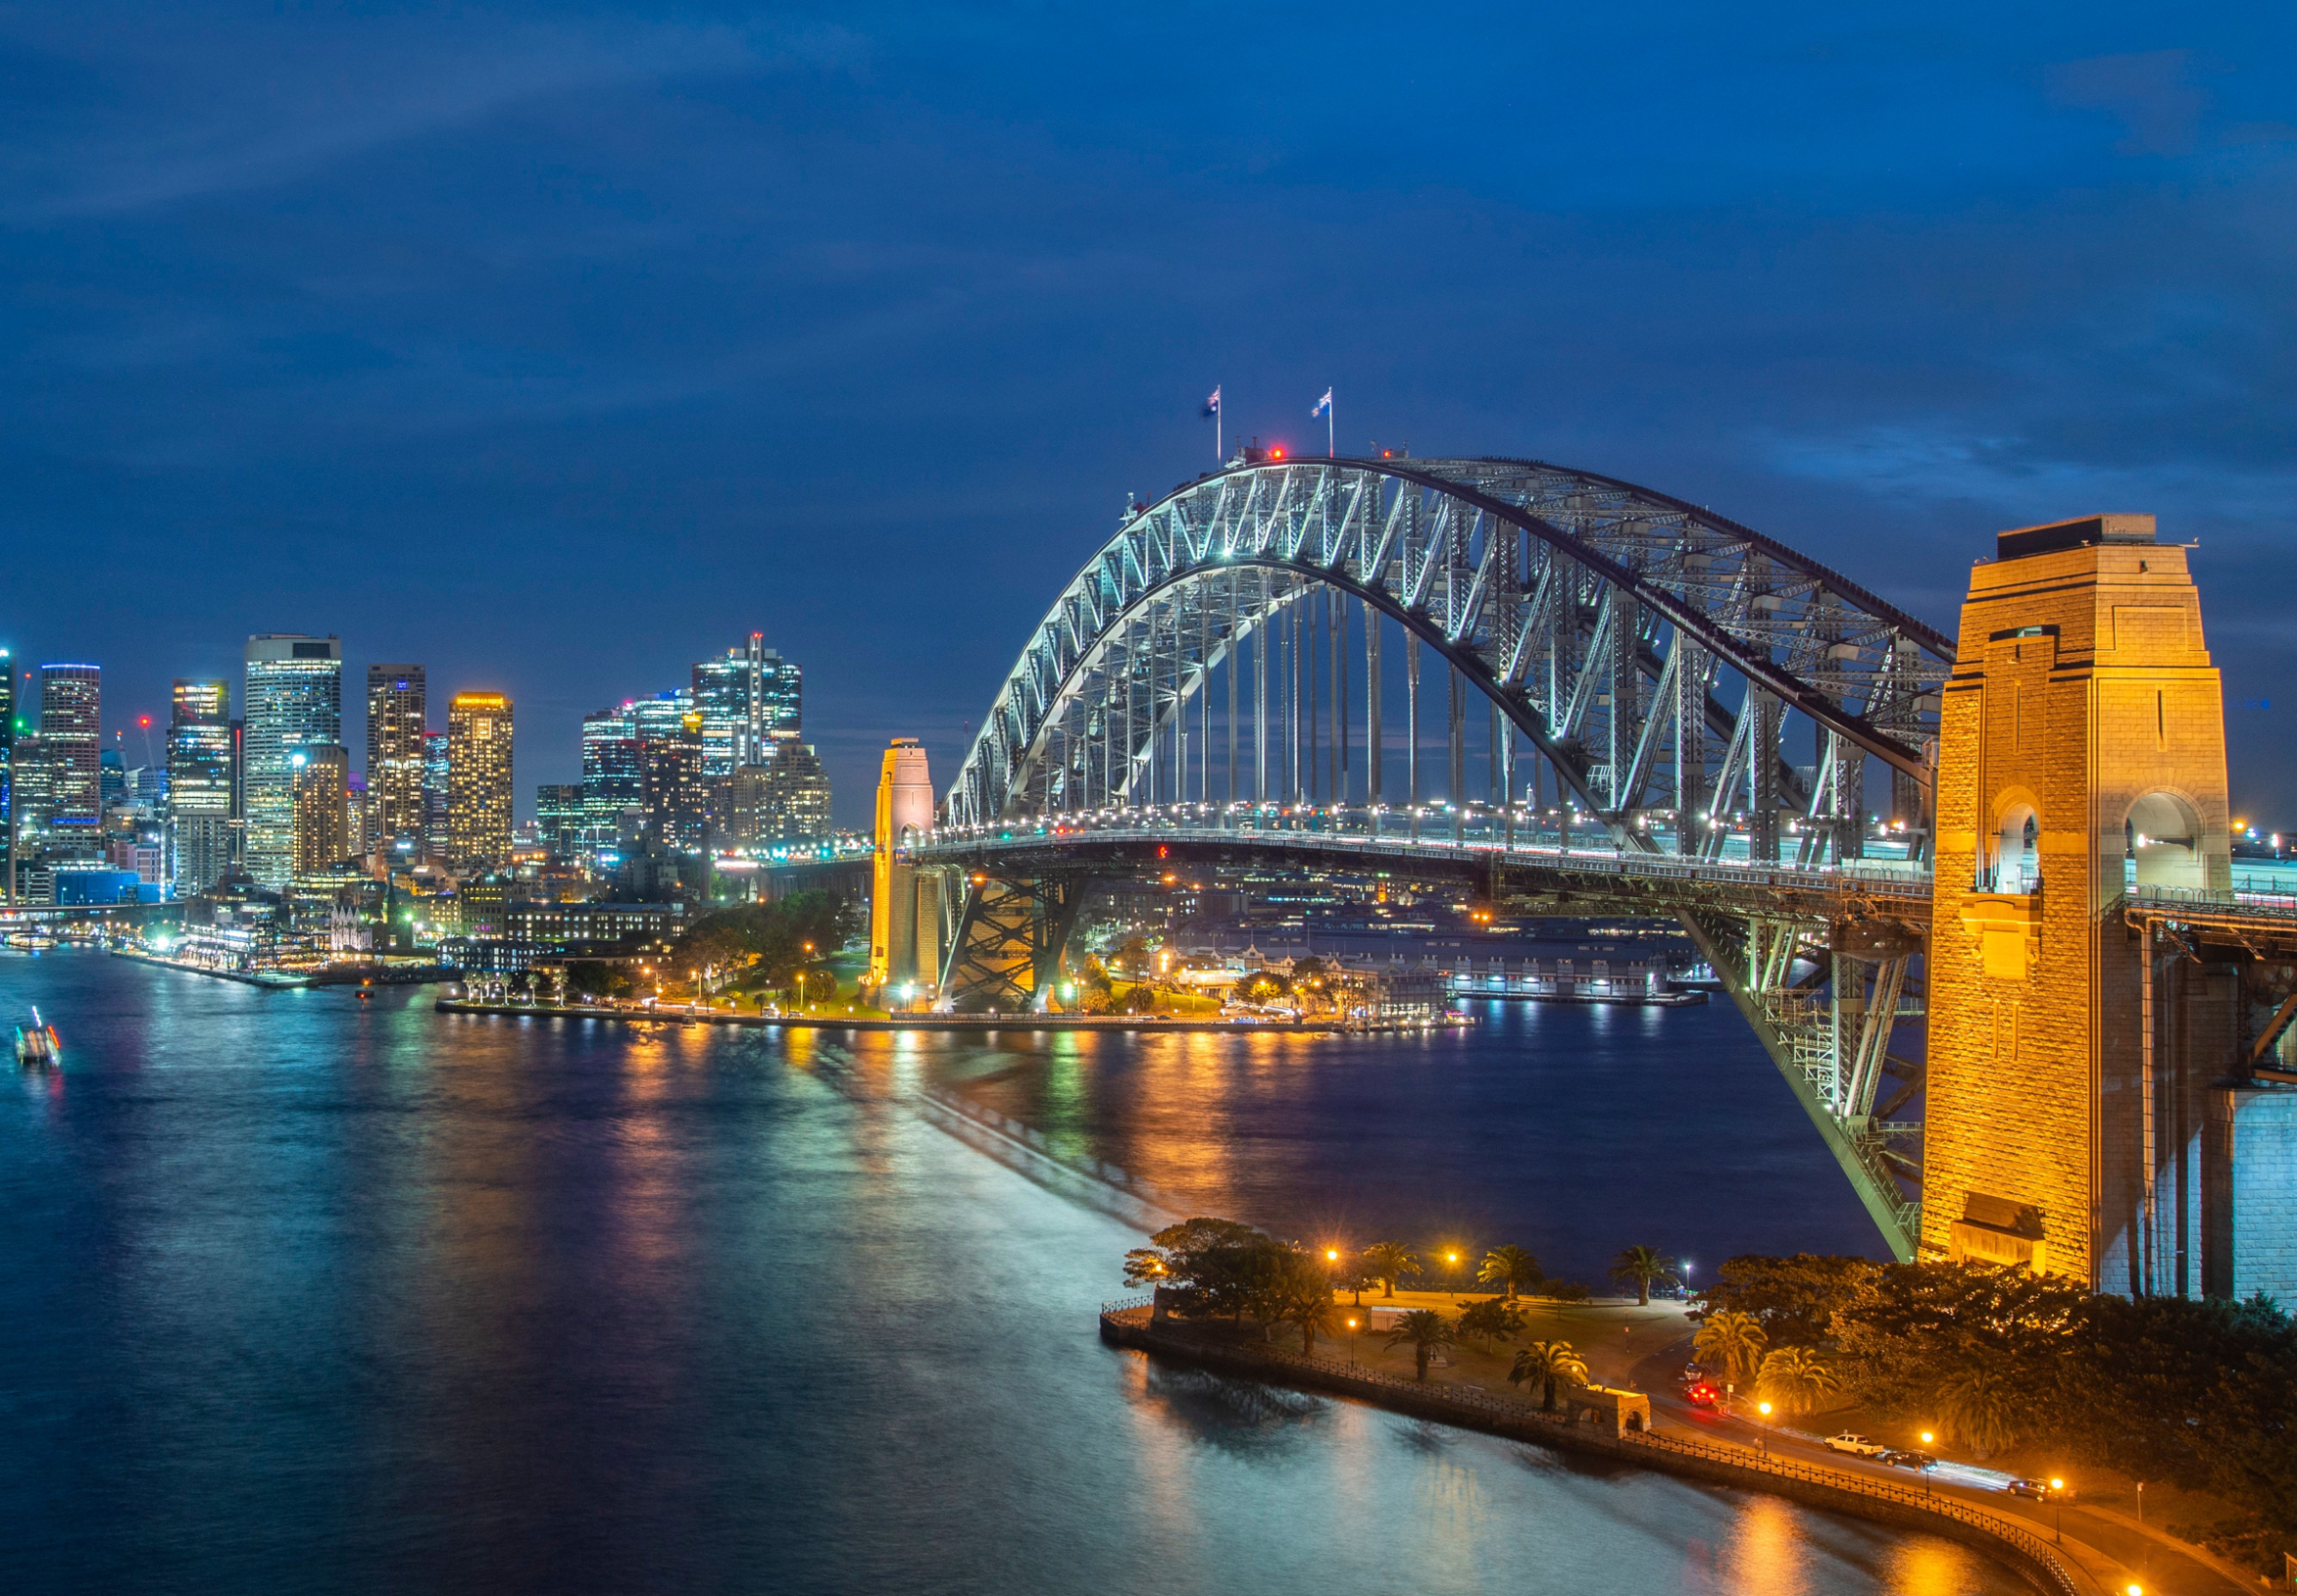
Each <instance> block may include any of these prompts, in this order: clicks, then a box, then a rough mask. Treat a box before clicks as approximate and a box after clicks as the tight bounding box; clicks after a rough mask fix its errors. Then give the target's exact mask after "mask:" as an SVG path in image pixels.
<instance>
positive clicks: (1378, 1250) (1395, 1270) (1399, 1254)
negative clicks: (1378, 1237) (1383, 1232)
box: [1364, 1242, 1420, 1297]
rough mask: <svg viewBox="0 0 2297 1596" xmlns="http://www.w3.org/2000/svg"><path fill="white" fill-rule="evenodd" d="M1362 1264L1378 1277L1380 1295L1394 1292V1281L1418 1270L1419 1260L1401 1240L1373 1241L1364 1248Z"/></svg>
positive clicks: (1393, 1293) (1392, 1294)
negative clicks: (1380, 1287)
mask: <svg viewBox="0 0 2297 1596" xmlns="http://www.w3.org/2000/svg"><path fill="white" fill-rule="evenodd" d="M1364 1266H1365V1267H1366V1268H1367V1269H1368V1270H1370V1271H1371V1272H1372V1273H1373V1274H1375V1275H1377V1276H1378V1277H1379V1278H1380V1284H1381V1286H1382V1287H1383V1288H1384V1289H1383V1290H1382V1291H1381V1292H1380V1295H1382V1296H1386V1297H1392V1296H1394V1295H1395V1294H1396V1283H1397V1282H1398V1281H1400V1280H1403V1279H1404V1278H1406V1277H1407V1276H1411V1275H1416V1274H1418V1273H1419V1272H1420V1260H1419V1259H1418V1258H1417V1257H1415V1256H1414V1255H1413V1254H1412V1251H1411V1249H1410V1248H1408V1247H1406V1246H1404V1244H1403V1243H1402V1242H1374V1243H1372V1244H1371V1245H1370V1246H1369V1247H1367V1248H1366V1249H1365V1250H1364Z"/></svg>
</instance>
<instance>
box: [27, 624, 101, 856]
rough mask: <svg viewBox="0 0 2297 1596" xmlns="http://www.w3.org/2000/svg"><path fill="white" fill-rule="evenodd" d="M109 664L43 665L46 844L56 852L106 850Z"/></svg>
mask: <svg viewBox="0 0 2297 1596" xmlns="http://www.w3.org/2000/svg"><path fill="white" fill-rule="evenodd" d="M102 719H103V670H102V668H101V667H98V666H93V665H44V666H42V667H41V668H40V747H41V751H42V754H43V756H44V757H45V758H46V760H47V761H48V780H49V799H48V819H47V825H46V827H45V828H44V831H45V835H44V838H43V843H44V846H45V848H46V850H47V852H49V854H50V855H51V856H53V857H55V858H73V859H82V858H94V857H95V856H96V855H97V854H99V853H100V852H102V846H103V844H102V828H103V734H102V730H101V722H102Z"/></svg>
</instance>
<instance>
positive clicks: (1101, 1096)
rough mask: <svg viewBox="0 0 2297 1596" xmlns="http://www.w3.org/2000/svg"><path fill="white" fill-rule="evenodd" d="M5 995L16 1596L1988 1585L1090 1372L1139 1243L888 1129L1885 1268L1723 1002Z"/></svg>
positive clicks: (1198, 1192)
mask: <svg viewBox="0 0 2297 1596" xmlns="http://www.w3.org/2000/svg"><path fill="white" fill-rule="evenodd" d="M31 1002H37V1003H39V1004H40V1006H41V1009H42V1011H43V1013H45V1014H47V1015H49V1016H50V1017H51V1018H53V1019H55V1021H56V1023H57V1026H58V1029H59V1030H60V1031H61V1032H62V1034H63V1036H64V1041H65V1045H66V1064H65V1067H64V1069H63V1070H61V1071H60V1072H57V1073H54V1074H24V1075H22V1076H20V1077H19V1078H18V1080H17V1081H16V1082H15V1083H14V1086H15V1090H14V1091H13V1092H12V1093H11V1094H9V1095H8V1096H7V1098H6V1100H5V1103H4V1105H0V1199H4V1200H5V1203H6V1211H7V1213H8V1215H9V1216H10V1225H9V1232H8V1235H9V1239H8V1242H7V1244H6V1245H5V1247H0V1324H6V1325H7V1326H8V1330H9V1336H10V1349H9V1350H10V1357H9V1358H8V1359H7V1360H6V1364H5V1372H4V1373H0V1421H4V1423H5V1433H6V1435H7V1437H8V1444H7V1445H6V1446H5V1447H4V1448H0V1536H5V1541H4V1542H0V1544H5V1545H6V1547H7V1548H8V1551H7V1561H6V1566H7V1569H8V1585H9V1588H10V1589H12V1590H16V1591H35V1592H48V1591H106V1592H114V1591H129V1592H141V1591H186V1590H202V1591H203V1590H246V1591H266V1592H273V1591H313V1592H316V1591H328V1592H346V1591H348V1592H369V1591H373V1592H383V1591H391V1592H404V1591H434V1590H435V1591H460V1590H490V1591H503V1590H508V1591H529V1590H531V1591H638V1590H769V1589H770V1590H775V1591H817V1590H819V1591H871V1592H881V1591H893V1592H906V1591H921V1592H922V1591H983V1592H988V1591H999V1592H1007V1591H1020V1592H1037V1591H1043V1592H1066V1591H1080V1590H1095V1591H1112V1592H1123V1591H1136V1590H1138V1591H1148V1590H1155V1591H1159V1592H1170V1591H1182V1592H1193V1591H1213V1590H1231V1589H1251V1590H1254V1591H1258V1592H1264V1593H1268V1592H1277V1593H1281V1592H1292V1591H1310V1590H1314V1591H1319V1592H1329V1591H1331V1590H1354V1589H1364V1590H1371V1589H1404V1588H1408V1589H1412V1590H1415V1591H1425V1592H1448V1591H1482V1590H1494V1591H1497V1590H1508V1591H1523V1590H1551V1591H1558V1592H1561V1591H1571V1592H1612V1591H1617V1592H1622V1593H1623V1592H1648V1591H1669V1592H1673V1591H1686V1592H1718V1593H1720V1592H1762V1593H1777V1596H1791V1593H1804V1592H1810V1593H1817V1592H1890V1593H1905V1596H1929V1593H1934V1592H1935V1593H1945V1592H1967V1591H1977V1592H1986V1593H1994V1592H2009V1591H2014V1590H2018V1589H2022V1588H2023V1587H2022V1586H2021V1585H2020V1584H2019V1583H2018V1582H2017V1581H2016V1580H2015V1578H2013V1577H2011V1576H2010V1575H2009V1574H2008V1573H2007V1572H2006V1571H2001V1570H1997V1569H1995V1568H1993V1567H1992V1566H1990V1565H1988V1564H1987V1563H1986V1562H1985V1561H1984V1560H1982V1559H1981V1558H1979V1557H1978V1556H1976V1555H1975V1554H1974V1553H1972V1552H1969V1551H1967V1550H1965V1549H1963V1548H1961V1547H1959V1546H1956V1545H1953V1544H1951V1543H1949V1542H1940V1541H1934V1540H1929V1539H1925V1538H1918V1537H1905V1536H1900V1535H1897V1534H1893V1533H1890V1532H1886V1531H1883V1530H1881V1529H1878V1528H1877V1527H1874V1526H1870V1525H1866V1524H1862V1523H1857V1522H1853V1521H1847V1520H1838V1519H1833V1518H1829V1517H1827V1516H1825V1515H1823V1514H1818V1513H1813V1512H1810V1511H1807V1510H1805V1509H1803V1508H1801V1507H1798V1506H1795V1505H1790V1504H1787V1503H1783V1502H1779V1501H1776V1500H1772V1499H1767V1498H1762V1497H1755V1496H1745V1495H1739V1494H1736V1493H1732V1492H1727V1491H1720V1490H1712V1489H1706V1488H1701V1487H1697V1486H1694V1485H1690V1484H1687V1483H1684V1482H1681V1481H1677V1480H1673V1479H1669V1478H1664V1477H1660V1476H1654V1475H1646V1474H1641V1473H1633V1472H1626V1473H1622V1472H1614V1471H1609V1470H1607V1469H1595V1468H1589V1467H1587V1466H1586V1465H1585V1464H1583V1463H1579V1462H1575V1461H1568V1460H1564V1459H1561V1458H1557V1457H1553V1456H1550V1455H1548V1454H1545V1453H1541V1452H1537V1451H1533V1450H1529V1449H1525V1448H1520V1447H1515V1446H1511V1445H1508V1444H1505V1443H1502V1442H1499V1441H1497V1440H1493V1439H1490V1438H1486V1437H1479V1436H1473V1435H1466V1434H1461V1433H1452V1432H1447V1431H1444V1430H1442V1429H1440V1428H1439V1427H1433V1426H1428V1425H1423V1424H1418V1423H1414V1422H1411V1421H1408V1420H1405V1419H1403V1418H1400V1417H1397V1416H1394V1415H1391V1414H1387V1413H1383V1412H1379V1411H1376V1410H1371V1409H1367V1408H1363V1407H1358V1406H1354V1405H1352V1404H1349V1403H1345V1402H1339V1401H1331V1400H1323V1399H1317V1398H1311V1397H1306V1396H1294V1395H1290V1394H1284V1393H1271V1392H1268V1391H1265V1390H1261V1389H1258V1388H1254V1387H1243V1386H1236V1385H1232V1384H1228V1383H1224V1382H1221V1381H1220V1380H1216V1379H1212V1378H1209V1377H1206V1376H1202V1375H1199V1374H1194V1373H1190V1372H1187V1371H1184V1370H1178V1369H1172V1368H1166V1367H1160V1366H1158V1365H1155V1364H1151V1363H1149V1361H1147V1360H1144V1359H1142V1358H1140V1357H1138V1356H1136V1355H1132V1354H1127V1353H1121V1352H1116V1351H1112V1350H1111V1349H1109V1348H1106V1347H1104V1346H1102V1345H1101V1343H1100V1342H1099V1341H1098V1339H1097V1338H1096V1336H1095V1333H1094V1321H1093V1314H1092V1309H1093V1307H1094V1305H1095V1303H1096V1302H1098V1301H1099V1300H1100V1299H1102V1298H1104V1297H1107V1296H1111V1295H1114V1294H1116V1293H1117V1291H1118V1290H1119V1284H1118V1281H1117V1276H1116V1267H1115V1265H1116V1260H1117V1258H1118V1257H1119V1256H1120V1254H1121V1252H1122V1251H1123V1250H1124V1248H1125V1247H1127V1246H1130V1245H1134V1244H1135V1243H1136V1242H1137V1240H1138V1232H1137V1231H1135V1230H1131V1229H1128V1228H1127V1227H1126V1226H1125V1225H1124V1224H1123V1223H1122V1222H1120V1221H1119V1220H1117V1219H1115V1218H1113V1217H1111V1216H1110V1215H1107V1214H1105V1213H1103V1212H1099V1211H1097V1210H1096V1209H1095V1208H1093V1207H1092V1206H1090V1205H1088V1204H1083V1203H1079V1202H1076V1201H1073V1200H1071V1199H1069V1198H1067V1197H1064V1196H1062V1195H1059V1194H1057V1193H1055V1192H1054V1191H1051V1190H1047V1189H1045V1188H1044V1187H1043V1186H1040V1185H1039V1184H1036V1183H1033V1182H1032V1181H1031V1180H1030V1179H1026V1178H1025V1177H1024V1175H1022V1174H1021V1173H1017V1172H1016V1171H1015V1170H1013V1169H1011V1168H1007V1167H1005V1166H1004V1165H1003V1164H1001V1163H999V1162H997V1161H996V1160H994V1159H992V1158H989V1157H985V1156H983V1155H982V1154H981V1153H979V1152H977V1151H975V1150H973V1149H972V1148H970V1147H968V1146H966V1145H965V1144H964V1143H961V1142H959V1141H957V1140H955V1139H953V1138H952V1137H950V1136H948V1135H945V1134H944V1133H942V1132H941V1131H939V1130H937V1129H934V1128H933V1127H932V1126H931V1125H930V1123H928V1121H927V1120H926V1119H925V1118H924V1117H921V1115H920V1114H919V1113H917V1112H916V1111H914V1110H913V1109H912V1108H911V1107H909V1106H906V1104H905V1101H904V1098H905V1095H908V1094H914V1093H915V1092H918V1091H921V1090H923V1089H925V1088H927V1087H930V1086H933V1085H936V1084H939V1085H947V1086H951V1087H953V1088H954V1089H955V1090H957V1091H959V1092H960V1093H962V1094H965V1095H966V1096H968V1097H970V1098H973V1099H974V1100H976V1101H978V1102H982V1103H992V1102H994V1103H995V1104H997V1105H998V1106H1000V1107H1001V1109H1002V1110H1003V1111H1007V1112H1010V1113H1012V1114H1014V1115H1015V1116H1016V1117H1019V1118H1023V1119H1025V1120H1027V1121H1028V1122H1029V1123H1030V1124H1032V1125H1034V1126H1038V1127H1040V1128H1041V1129H1042V1130H1043V1131H1044V1134H1045V1136H1046V1138H1047V1140H1048V1143H1055V1142H1057V1143H1061V1144H1063V1145H1064V1146H1069V1147H1076V1148H1091V1149H1094V1150H1095V1151H1096V1155H1098V1156H1106V1157H1107V1158H1109V1159H1110V1160H1111V1161H1112V1162H1116V1163H1121V1164H1124V1165H1125V1166H1126V1167H1127V1168H1128V1169H1135V1170H1138V1171H1139V1173H1141V1174H1142V1175H1144V1176H1146V1177H1148V1178H1149V1179H1152V1180H1155V1181H1157V1182H1158V1183H1159V1184H1160V1185H1161V1186H1163V1187H1165V1188H1167V1189H1168V1190H1170V1191H1171V1192H1172V1193H1174V1194H1175V1197H1176V1200H1179V1201H1181V1202H1182V1203H1183V1206H1186V1207H1192V1208H1203V1209H1207V1210H1210V1211H1213V1212H1224V1213H1236V1214H1240V1215H1246V1216H1249V1217H1253V1218H1255V1219H1258V1220H1260V1221H1261V1222H1264V1223H1268V1224H1270V1225H1273V1226H1277V1227H1279V1228H1286V1229H1292V1230H1299V1231H1303V1232H1304V1231H1307V1230H1310V1229H1315V1230H1319V1231H1322V1230H1326V1229H1331V1228H1333V1227H1345V1228H1347V1229H1349V1230H1350V1232H1351V1233H1352V1234H1356V1235H1360V1236H1361V1235H1363V1234H1364V1233H1365V1232H1366V1231H1367V1230H1378V1231H1381V1232H1382V1233H1394V1234H1399V1235H1403V1236H1405V1237H1407V1238H1417V1237H1422V1236H1432V1235H1434V1234H1436V1233H1437V1232H1438V1231H1454V1230H1456V1231H1458V1232H1460V1233H1461V1234H1463V1235H1465V1236H1467V1237H1468V1238H1469V1239H1470V1240H1472V1241H1475V1242H1486V1241H1490V1240H1495V1239H1501V1238H1503V1237H1504V1238H1505V1239H1515V1240H1523V1241H1525V1242H1526V1244H1527V1245H1531V1246H1533V1247H1534V1248H1535V1250H1536V1249H1544V1250H1545V1251H1546V1252H1547V1253H1549V1254H1551V1255H1552V1256H1551V1263H1552V1264H1553V1265H1554V1266H1556V1267H1559V1268H1561V1269H1565V1270H1569V1271H1573V1272H1577V1273H1579V1274H1581V1275H1582V1276H1583V1277H1584V1276H1586V1275H1588V1274H1589V1273H1591V1272H1592V1271H1593V1270H1594V1269H1595V1268H1596V1266H1597V1265H1599V1263H1600V1261H1601V1259H1602V1257H1603V1256H1605V1255H1608V1252H1609V1251H1615V1250H1616V1249H1617V1248H1618V1247H1619V1246H1621V1245H1624V1243H1625V1242H1627V1241H1629V1240H1637V1241H1640V1240H1652V1241H1656V1242H1659V1243H1660V1244H1662V1245H1666V1246H1669V1247H1671V1248H1672V1247H1678V1246H1679V1247H1681V1248H1682V1249H1686V1250H1688V1249H1691V1248H1698V1249H1702V1250H1707V1251H1713V1250H1714V1249H1719V1248H1723V1247H1726V1246H1730V1247H1745V1248H1763V1249H1777V1248H1796V1247H1810V1248H1846V1247H1857V1248H1865V1247H1868V1246H1870V1245H1871V1239H1870V1236H1869V1234H1868V1233H1866V1232H1865V1231H1864V1229H1863V1223H1864V1222H1863V1220H1862V1219H1861V1218H1860V1216H1859V1214H1858V1211H1857V1208H1856V1204H1855V1202H1854V1201H1853V1200H1852V1199H1851V1198H1850V1196H1849V1194H1848V1191H1847V1189H1846V1187H1845V1186H1844V1185H1843V1183H1842V1181H1841V1176H1840V1175H1839V1174H1837V1173H1836V1172H1835V1171H1834V1169H1833V1168H1832V1166H1831V1162H1830V1161H1829V1160H1827V1158H1826V1157H1825V1154H1824V1152H1823V1150H1821V1149H1819V1148H1818V1147H1817V1144H1816V1138H1815V1136H1814V1135H1813V1134H1812V1133H1811V1132H1810V1131H1809V1129H1808V1127H1807V1126H1806V1125H1805V1123H1804V1122H1803V1116H1802V1113H1801V1110H1800V1109H1799V1108H1797V1107H1796V1106H1794V1104H1793V1102H1792V1100H1791V1098H1789V1097H1788V1095H1787V1093H1786V1091H1785V1089H1784V1087H1783V1086H1781V1085H1780V1084H1779V1083H1778V1082H1777V1081H1776V1079H1775V1077H1774V1076H1772V1075H1770V1074H1769V1066H1768V1063H1767V1062H1766V1061H1765V1060H1764V1059H1763V1058H1762V1055H1761V1054H1760V1053H1759V1052H1758V1051H1755V1050H1754V1048H1753V1046H1752V1044H1751V1043H1750V1042H1747V1041H1745V1040H1744V1039H1743V1038H1741V1037H1733V1036H1732V1034H1731V1033H1730V1030H1729V1027H1730V1025H1731V1024H1732V1023H1734V1021H1733V1016H1732V1012H1731V1010H1730V1009H1729V1008H1728V1007H1726V1006H1722V1005H1711V1006H1709V1007H1707V1008H1703V1009H1690V1010H1676V1011H1666V1012H1659V1011H1653V1012H1649V1013H1641V1012H1636V1011H1603V1010H1562V1009H1553V1010H1547V1009H1542V1010H1526V1009H1511V1010H1507V1011H1504V1012H1503V1013H1501V1014H1500V1015H1498V1016H1497V1018H1496V1019H1495V1023H1494V1024H1493V1025H1491V1026H1490V1027H1487V1028H1485V1029H1484V1030H1483V1031H1481V1032H1480V1033H1478V1034H1472V1035H1470V1036H1467V1037H1444V1036H1437V1037H1431V1038H1426V1039H1421V1038H1411V1039H1404V1038H1393V1037H1388V1038H1381V1037H1372V1038H1353V1039H1321V1040H1315V1039H1294V1038H1269V1037H1263V1038H1249V1037H1248V1038H1237V1037H1222V1038H1209V1037H1193V1036H1177V1037H1176V1036H1166V1037H1151V1038H1138V1039H1125V1038H1117V1037H1104V1036H1066V1037H1062V1036H1047V1037H1036V1038H1032V1037H1027V1036H1009V1037H1000V1038H997V1039H995V1040H992V1041H988V1042H984V1041H981V1040H979V1039H976V1038H945V1037H942V1038H937V1037H930V1036H877V1037H865V1036H853V1037H844V1038H837V1037H830V1036H825V1035H822V1034H788V1035H779V1034H772V1033H756V1032H734V1031H723V1030H708V1029H703V1028H699V1027H697V1028H672V1027H664V1028H660V1029H657V1030H651V1031H637V1030H631V1029H628V1028H623V1027H619V1026H614V1025H609V1024H604V1023H597V1022H592V1023H581V1022H566V1021H534V1020H491V1019H480V1018H471V1017H456V1016H445V1015H439V1014H436V1013H434V1012H432V1010H431V1008H430V1006H429V995H427V994H419V993H404V992H400V993H384V994H382V995H381V996H379V997H377V998H376V999H375V1000H374V1001H373V1002H372V1003H361V1002H359V1001H357V1000H356V999H354V998H353V997H351V995H350V994H348V993H346V992H341V991H310V992H265V991H259V990H255V989H250V988H247V987H242V986H237V985H233V984H230V983H225V982H217V981H207V980H202V979H200V978H197V977H193V976H188V975H182V974H177V973H174V972H170V971H165V970H159V969H152V968H147V967H141V966H137V965H133V964H130V963H128V962H127V961H119V960H110V959H105V958H102V957H100V956H95V955H63V956H55V957H49V958H42V959H10V960H5V961H0V1012H12V1011H18V1010H20V1009H21V1008H23V1007H24V1006H25V1005H26V1004H28V1003H31ZM1606 1028H1608V1029H1606ZM830 1050H834V1051H830ZM833 1059H834V1060H836V1061H838V1064H839V1068H838V1069H836V1070H831V1069H830V1068H828V1066H829V1064H830V1062H831V1061H832V1060H833ZM1765 1094H1768V1095H1767V1096H1766V1095H1765ZM1688 1255H1693V1256H1695V1255H1696V1254H1695V1253H1691V1254H1688Z"/></svg>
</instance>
